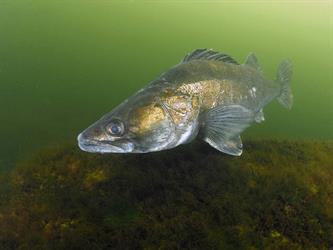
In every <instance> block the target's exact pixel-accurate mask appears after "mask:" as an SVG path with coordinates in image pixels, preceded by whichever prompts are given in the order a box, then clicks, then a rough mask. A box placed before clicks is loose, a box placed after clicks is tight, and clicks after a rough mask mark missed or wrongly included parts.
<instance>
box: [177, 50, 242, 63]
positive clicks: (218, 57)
mask: <svg viewBox="0 0 333 250" xmlns="http://www.w3.org/2000/svg"><path fill="white" fill-rule="evenodd" d="M191 60H214V61H222V62H226V63H233V64H239V63H238V62H237V61H236V60H234V59H233V58H232V57H231V56H229V55H226V54H223V53H220V52H216V51H213V50H211V49H196V50H194V51H193V52H191V53H189V54H187V55H186V56H185V57H184V59H183V61H182V62H188V61H191Z"/></svg>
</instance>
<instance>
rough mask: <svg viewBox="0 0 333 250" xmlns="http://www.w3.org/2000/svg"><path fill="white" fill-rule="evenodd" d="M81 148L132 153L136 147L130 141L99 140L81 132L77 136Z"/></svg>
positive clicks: (93, 150) (98, 151)
mask: <svg viewBox="0 0 333 250" xmlns="http://www.w3.org/2000/svg"><path fill="white" fill-rule="evenodd" d="M77 141H78V145H79V148H80V149H81V150H82V151H85V152H90V153H130V152H132V151H133V149H134V145H133V143H131V142H129V141H124V140H122V141H112V142H111V141H98V140H94V139H88V138H85V137H84V135H83V134H82V133H81V134H79V135H78V137H77Z"/></svg>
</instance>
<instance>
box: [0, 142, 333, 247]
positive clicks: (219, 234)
mask: <svg viewBox="0 0 333 250" xmlns="http://www.w3.org/2000/svg"><path fill="white" fill-rule="evenodd" d="M0 181H1V182H0V183H1V185H0V186H1V191H0V198H1V199H0V249H329V248H330V247H332V246H333V233H332V232H333V185H332V183H333V146H332V144H330V143H324V142H314V141H308V142H291V141H275V140H270V141H248V142H245V150H244V153H243V155H242V156H241V157H231V156H228V155H225V154H222V153H220V152H218V151H216V150H214V149H212V148H210V147H209V146H208V145H206V144H202V143H193V144H190V145H185V146H182V147H179V148H176V149H174V150H170V151H163V152H157V153H151V154H138V155H133V154H126V155H117V154H109V155H98V154H89V153H84V152H80V151H79V150H78V149H77V147H76V146H74V145H66V146H63V147H61V148H50V149H48V150H44V151H43V152H40V153H39V154H37V155H36V156H35V157H33V158H32V159H30V160H28V161H26V162H23V163H22V164H20V165H18V166H17V167H16V169H15V170H14V171H12V172H11V173H10V174H9V175H7V176H4V175H3V176H0Z"/></svg>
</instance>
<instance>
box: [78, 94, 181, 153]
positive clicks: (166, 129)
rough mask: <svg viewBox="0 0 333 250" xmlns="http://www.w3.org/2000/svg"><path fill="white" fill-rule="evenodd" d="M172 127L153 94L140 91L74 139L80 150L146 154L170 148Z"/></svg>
mask: <svg viewBox="0 0 333 250" xmlns="http://www.w3.org/2000/svg"><path fill="white" fill-rule="evenodd" d="M174 131H175V126H174V123H173V122H172V119H171V118H170V116H169V115H168V114H167V112H166V110H165V108H164V107H163V104H161V103H160V102H159V98H158V96H157V95H156V93H154V92H149V91H147V92H145V91H141V92H140V93H138V94H136V95H135V96H133V97H131V98H129V99H128V100H126V101H124V102H123V103H121V104H120V105H119V106H118V107H116V108H115V109H114V110H112V111H111V112H109V113H108V114H106V115H104V116H103V117H102V118H100V119H99V120H98V121H97V122H95V123H94V124H92V125H91V126H89V127H88V128H87V129H86V130H84V131H83V132H82V133H81V134H79V136H78V144H79V147H80V148H81V149H82V150H83V151H87V152H98V153H146V152H152V151H159V150H162V149H166V148H170V147H171V146H172V145H173V144H174V143H175V140H176V135H175V133H174Z"/></svg>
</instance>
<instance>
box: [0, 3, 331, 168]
mask: <svg viewBox="0 0 333 250" xmlns="http://www.w3.org/2000/svg"><path fill="white" fill-rule="evenodd" d="M331 13H333V7H332V1H329V0H328V1H320V0H319V1H305V0H304V1H113V0H109V1H107V0H105V1H99V0H96V1H85V0H83V1H77V0H67V1H63V0H51V1H39V0H27V1H22V0H12V1H5V0H3V1H0V114H1V122H0V138H1V141H2V143H0V159H1V160H0V168H1V169H6V168H8V167H12V166H13V165H14V164H15V162H16V161H17V160H18V159H20V158H22V157H23V156H27V155H29V154H30V153H31V152H33V151H34V150H35V149H38V148H41V147H43V146H46V145H54V144H57V143H61V142H65V141H75V140H76V136H77V134H78V133H79V132H80V131H82V130H83V129H84V128H86V127H87V126H88V125H90V124H91V123H92V122H94V121H95V120H97V119H98V118H99V117H100V116H101V115H103V114H105V113H106V112H108V111H110V110H111V109H112V108H114V107H115V106H116V105H117V104H119V103H120V102H121V101H122V100H124V99H125V98H127V97H128V96H130V95H132V94H133V93H134V92H135V91H137V90H138V89H140V88H142V87H143V86H145V85H146V84H148V83H149V82H150V81H151V80H153V79H154V78H155V77H157V76H158V75H159V74H160V73H162V72H164V71H166V70H167V69H169V68H170V67H171V66H173V65H175V64H177V63H179V62H180V60H181V59H182V58H183V57H184V56H185V55H186V54H187V53H189V52H191V51H192V50H194V49H196V48H213V49H214V50H217V51H221V52H225V53H227V54H230V55H231V56H233V57H234V58H235V59H236V60H238V61H239V62H243V61H244V60H245V58H246V56H247V55H248V53H249V52H255V53H256V55H257V57H258V60H259V64H260V65H261V67H262V69H263V70H264V73H265V75H266V76H267V77H268V78H270V79H274V78H275V75H276V70H277V65H278V64H279V63H280V62H281V61H282V60H283V59H284V58H290V59H291V60H292V62H293V65H294V75H293V78H292V83H291V84H292V89H293V94H294V106H293V108H292V110H291V111H287V110H285V109H284V108H282V107H281V106H280V105H279V104H277V102H273V103H271V104H270V105H268V106H267V107H266V108H265V109H264V113H265V117H266V121H265V122H264V123H262V124H256V125H253V126H251V128H249V129H247V130H246V132H245V134H243V137H244V136H245V137H260V138H263V137H269V138H271V137H283V138H320V139H332V138H333V132H332V128H333V98H332V97H333V84H332V81H333V77H332V75H333V70H332V69H333V45H332V44H333V32H332V29H333V24H332V22H333V21H332V19H333V17H332V14H331Z"/></svg>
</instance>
